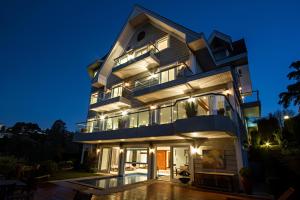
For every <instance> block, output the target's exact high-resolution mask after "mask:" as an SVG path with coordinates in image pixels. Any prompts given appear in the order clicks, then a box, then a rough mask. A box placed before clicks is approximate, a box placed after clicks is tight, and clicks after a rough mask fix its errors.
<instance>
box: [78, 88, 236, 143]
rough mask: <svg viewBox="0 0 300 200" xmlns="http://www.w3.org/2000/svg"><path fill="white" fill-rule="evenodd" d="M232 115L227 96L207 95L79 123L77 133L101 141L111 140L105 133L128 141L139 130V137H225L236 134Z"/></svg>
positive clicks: (232, 111)
mask: <svg viewBox="0 0 300 200" xmlns="http://www.w3.org/2000/svg"><path fill="white" fill-rule="evenodd" d="M234 113H235V110H234V109H233V107H232V106H231V105H230V103H229V101H228V100H227V97H226V96H224V95H222V94H206V95H200V96H195V97H190V98H185V99H181V100H177V101H176V102H175V103H173V104H170V105H163V106H161V107H159V108H157V107H155V106H151V108H149V109H144V110H140V111H138V112H129V111H128V110H124V111H123V112H122V114H120V115H117V116H112V117H106V116H104V115H102V116H100V118H99V119H96V120H89V121H87V122H83V123H78V124H77V132H79V133H82V134H88V133H97V134H98V136H100V138H101V137H107V138H110V136H109V135H107V134H105V133H106V132H110V133H112V134H114V133H118V134H120V137H123V138H126V137H127V136H126V134H125V133H126V132H128V134H132V135H133V136H134V135H135V136H136V137H140V136H139V135H136V134H137V132H139V131H138V130H141V133H140V134H141V135H143V134H146V133H149V134H150V135H152V136H156V135H163V134H166V135H168V134H171V135H176V134H181V135H184V136H187V137H221V136H223V137H224V136H228V134H229V135H231V134H232V135H234V134H235V131H236V130H235V129H236V126H235V121H236V120H235V114H234ZM150 130H151V131H150ZM122 133H123V134H124V135H123V136H122ZM99 134H100V135H99ZM102 134H103V135H102ZM88 135H89V134H88ZM92 135H93V134H92ZM84 137H85V136H84ZM88 137H89V136H88ZM111 137H114V136H113V135H111ZM77 139H78V138H77ZM78 140H80V139H78Z"/></svg>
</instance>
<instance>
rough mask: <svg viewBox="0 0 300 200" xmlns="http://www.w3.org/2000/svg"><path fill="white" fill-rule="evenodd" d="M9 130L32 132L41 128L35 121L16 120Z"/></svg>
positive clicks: (13, 131)
mask: <svg viewBox="0 0 300 200" xmlns="http://www.w3.org/2000/svg"><path fill="white" fill-rule="evenodd" d="M10 130H11V132H12V133H34V132H37V131H41V128H40V127H39V125H37V124H35V123H25V122H17V123H16V124H15V125H14V126H13V127H11V128H10Z"/></svg>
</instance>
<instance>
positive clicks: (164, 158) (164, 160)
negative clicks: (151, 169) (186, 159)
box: [156, 146, 171, 180]
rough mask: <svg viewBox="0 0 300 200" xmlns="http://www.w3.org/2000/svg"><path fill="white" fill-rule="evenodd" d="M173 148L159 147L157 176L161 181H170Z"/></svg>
mask: <svg viewBox="0 0 300 200" xmlns="http://www.w3.org/2000/svg"><path fill="white" fill-rule="evenodd" d="M170 159H171V148H170V147H169V146H166V147H157V149H156V176H157V178H159V179H168V180H169V179H170V174H171V172H170V163H171V162H170V161H171V160H170Z"/></svg>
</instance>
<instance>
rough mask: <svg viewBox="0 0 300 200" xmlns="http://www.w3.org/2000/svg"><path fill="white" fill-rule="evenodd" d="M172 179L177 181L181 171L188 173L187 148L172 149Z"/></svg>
mask: <svg viewBox="0 0 300 200" xmlns="http://www.w3.org/2000/svg"><path fill="white" fill-rule="evenodd" d="M172 149H173V150H172V153H173V178H175V179H178V178H179V177H180V173H181V172H182V171H189V159H190V157H189V147H188V146H186V147H173V148H172Z"/></svg>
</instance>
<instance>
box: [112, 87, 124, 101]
mask: <svg viewBox="0 0 300 200" xmlns="http://www.w3.org/2000/svg"><path fill="white" fill-rule="evenodd" d="M119 96H122V86H116V87H113V88H112V90H111V98H115V97H119Z"/></svg>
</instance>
